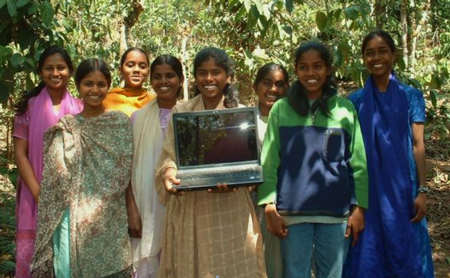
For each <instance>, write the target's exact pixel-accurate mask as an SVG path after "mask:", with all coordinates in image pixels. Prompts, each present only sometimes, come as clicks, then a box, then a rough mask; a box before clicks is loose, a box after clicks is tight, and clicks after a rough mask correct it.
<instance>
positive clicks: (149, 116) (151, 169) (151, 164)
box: [131, 99, 165, 270]
mask: <svg viewBox="0 0 450 278" xmlns="http://www.w3.org/2000/svg"><path fill="white" fill-rule="evenodd" d="M159 111H160V110H159V107H158V103H157V102H156V99H154V100H152V101H150V102H149V103H148V104H147V105H146V106H144V107H143V108H142V109H140V110H138V111H137V112H136V115H135V119H134V124H133V143H134V157H133V170H132V177H131V184H132V188H133V195H134V199H135V201H136V204H137V207H138V209H139V214H140V217H141V220H142V238H141V239H139V238H132V239H131V241H132V248H133V265H134V269H135V270H136V269H137V268H138V267H139V261H141V260H143V259H146V258H147V260H148V261H149V263H150V266H151V269H155V270H156V269H158V265H159V263H158V259H157V255H158V253H159V252H160V250H161V239H162V233H163V229H164V211H165V209H164V206H163V205H162V204H161V203H160V201H159V199H158V194H157V192H156V188H155V169H156V166H157V164H158V161H159V156H160V154H161V151H162V144H163V136H164V135H163V132H162V130H161V124H160V122H159V121H160V120H159Z"/></svg>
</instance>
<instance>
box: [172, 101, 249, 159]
mask: <svg viewBox="0 0 450 278" xmlns="http://www.w3.org/2000/svg"><path fill="white" fill-rule="evenodd" d="M235 110H236V112H233V113H221V112H220V111H217V113H211V114H207V115H205V114H201V113H200V114H199V115H198V114H196V113H195V112H193V113H191V114H189V113H182V114H183V115H177V117H174V121H176V123H175V125H176V134H175V136H176V137H177V138H176V141H177V148H178V156H179V157H178V162H179V164H180V165H179V166H180V167H184V166H198V165H209V164H218V163H232V162H241V161H251V160H255V161H256V160H258V146H257V138H256V134H257V133H256V132H255V128H256V126H255V124H256V119H255V113H254V111H252V110H248V109H241V111H238V110H239V109H233V111H235ZM227 112H231V111H227Z"/></svg>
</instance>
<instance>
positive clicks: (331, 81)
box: [287, 41, 337, 116]
mask: <svg viewBox="0 0 450 278" xmlns="http://www.w3.org/2000/svg"><path fill="white" fill-rule="evenodd" d="M309 50H315V51H317V52H318V53H319V54H320V57H321V59H322V60H323V61H324V62H325V65H326V67H328V68H329V69H330V74H329V75H328V76H327V78H326V80H325V83H324V85H323V88H322V90H323V94H322V96H321V97H320V99H318V100H317V101H316V102H315V103H314V105H312V106H311V107H310V104H309V100H308V97H307V96H306V93H305V88H304V87H303V85H302V84H301V82H300V81H299V80H296V81H294V82H293V83H292V86H291V87H290V88H289V90H288V92H287V98H288V101H289V104H290V105H291V106H292V107H293V108H294V110H295V111H297V113H299V115H301V116H306V115H308V113H309V111H310V110H315V109H317V108H320V110H321V111H322V113H323V114H324V115H326V116H328V115H329V114H330V112H329V109H328V99H330V97H332V96H333V95H335V94H336V93H337V83H336V80H335V78H334V74H333V71H332V60H333V59H332V56H331V53H330V51H329V50H328V48H327V47H326V46H325V45H324V44H322V43H321V42H319V41H308V42H304V43H302V44H301V45H300V46H299V47H298V48H297V50H296V51H295V64H294V65H295V69H296V70H297V66H298V63H299V61H300V59H301V58H302V55H303V54H304V53H305V52H307V51H309Z"/></svg>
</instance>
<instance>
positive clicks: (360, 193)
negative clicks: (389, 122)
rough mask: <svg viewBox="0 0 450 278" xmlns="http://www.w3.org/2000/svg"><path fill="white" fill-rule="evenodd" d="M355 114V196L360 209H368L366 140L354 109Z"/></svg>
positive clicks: (353, 164)
mask: <svg viewBox="0 0 450 278" xmlns="http://www.w3.org/2000/svg"><path fill="white" fill-rule="evenodd" d="M351 111H352V113H353V122H354V124H353V136H352V143H351V149H350V151H351V157H350V166H351V168H352V170H353V179H354V181H355V196H356V201H357V203H358V206H359V207H362V208H365V209H367V208H368V207H369V175H368V172H367V159H366V150H365V148H364V140H363V137H362V133H361V126H360V125H359V119H358V114H357V113H356V111H355V109H354V107H352V110H351Z"/></svg>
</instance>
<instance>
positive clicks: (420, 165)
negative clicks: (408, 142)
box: [414, 147, 427, 185]
mask: <svg viewBox="0 0 450 278" xmlns="http://www.w3.org/2000/svg"><path fill="white" fill-rule="evenodd" d="M414 160H415V162H416V168H417V183H418V184H419V185H425V184H426V182H427V170H426V162H425V147H422V148H417V147H414Z"/></svg>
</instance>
